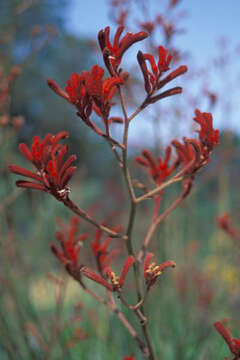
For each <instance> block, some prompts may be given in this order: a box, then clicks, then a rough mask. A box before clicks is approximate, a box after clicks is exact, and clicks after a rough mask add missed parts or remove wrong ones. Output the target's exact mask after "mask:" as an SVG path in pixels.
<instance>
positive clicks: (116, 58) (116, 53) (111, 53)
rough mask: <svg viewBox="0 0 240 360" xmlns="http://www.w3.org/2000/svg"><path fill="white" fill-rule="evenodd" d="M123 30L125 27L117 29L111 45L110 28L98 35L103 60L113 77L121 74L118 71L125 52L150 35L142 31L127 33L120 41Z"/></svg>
mask: <svg viewBox="0 0 240 360" xmlns="http://www.w3.org/2000/svg"><path fill="white" fill-rule="evenodd" d="M123 30H124V27H123V26H119V27H118V28H117V31H116V34H115V36H114V39H113V44H111V42H110V39H109V35H110V27H109V26H107V27H106V28H105V29H104V30H100V31H99V33H98V42H99V45H100V48H101V50H102V54H103V60H104V63H105V65H106V68H107V69H108V71H109V73H110V74H111V75H112V76H117V75H119V74H120V71H118V67H119V65H120V63H121V60H122V57H123V54H124V53H125V51H126V50H127V49H128V48H129V47H130V46H131V45H133V44H134V43H136V42H138V41H141V40H143V39H145V38H146V37H148V34H147V33H146V32H144V31H140V32H138V33H136V34H132V33H127V34H126V35H125V36H124V37H123V38H122V40H121V41H120V37H121V35H122V32H123Z"/></svg>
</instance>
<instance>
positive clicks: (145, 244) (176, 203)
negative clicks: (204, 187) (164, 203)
mask: <svg viewBox="0 0 240 360" xmlns="http://www.w3.org/2000/svg"><path fill="white" fill-rule="evenodd" d="M187 193H188V188H187V189H185V190H184V191H183V192H182V193H181V194H180V195H179V197H178V198H177V199H176V200H175V201H174V202H173V203H172V204H171V205H170V206H169V207H168V208H167V209H166V210H165V211H164V212H163V213H162V214H161V215H159V216H158V217H157V218H156V219H155V220H154V221H153V222H152V224H151V225H150V227H149V229H148V232H147V235H146V237H145V239H144V241H143V245H142V247H141V250H140V251H139V253H138V255H137V260H138V262H141V261H142V258H143V256H144V254H145V253H146V250H147V248H148V246H149V243H150V240H151V238H152V236H153V234H154V232H155V230H156V228H157V226H158V225H159V224H160V223H161V222H162V221H163V220H164V219H165V218H166V217H167V216H168V215H169V214H170V213H171V212H172V211H173V210H175V209H176V208H177V207H178V206H179V205H180V203H181V202H182V201H183V199H184V198H185V197H186V194H187Z"/></svg>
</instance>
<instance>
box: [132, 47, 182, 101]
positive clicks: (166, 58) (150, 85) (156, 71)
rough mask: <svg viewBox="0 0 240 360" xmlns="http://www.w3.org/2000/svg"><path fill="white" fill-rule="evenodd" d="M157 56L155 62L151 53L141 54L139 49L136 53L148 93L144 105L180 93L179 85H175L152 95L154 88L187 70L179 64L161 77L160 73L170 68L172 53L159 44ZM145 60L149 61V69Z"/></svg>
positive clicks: (157, 88) (158, 88) (160, 86)
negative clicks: (157, 58)
mask: <svg viewBox="0 0 240 360" xmlns="http://www.w3.org/2000/svg"><path fill="white" fill-rule="evenodd" d="M158 57H159V60H158V63H157V64H156V62H155V60H154V57H153V55H151V54H143V53H142V52H141V51H139V52H138V54H137V59H138V63H139V65H140V68H141V71H142V74H143V78H144V85H145V90H146V92H147V95H148V98H147V102H146V104H145V105H147V104H150V103H154V102H156V101H158V100H160V99H162V98H164V97H167V96H172V95H176V94H180V93H181V92H182V88H181V87H175V88H172V89H169V90H167V91H164V92H163V93H161V94H159V95H155V96H152V95H153V93H154V92H155V91H156V90H160V89H161V88H162V87H163V86H164V85H166V84H167V83H169V82H170V81H172V80H173V79H175V78H176V77H178V76H180V75H183V74H184V73H185V72H186V71H187V67H186V66H184V65H182V66H179V67H178V68H177V69H176V70H174V71H172V72H171V73H170V74H169V75H167V76H166V77H165V78H164V79H161V77H162V74H163V73H164V72H166V71H168V70H170V67H169V65H170V62H171V60H172V55H170V54H168V51H167V50H166V49H165V48H164V47H163V46H159V47H158ZM147 61H148V62H149V63H150V66H151V70H149V69H148V67H147Z"/></svg>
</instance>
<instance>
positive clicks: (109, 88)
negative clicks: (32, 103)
mask: <svg viewBox="0 0 240 360" xmlns="http://www.w3.org/2000/svg"><path fill="white" fill-rule="evenodd" d="M103 76H104V69H103V68H101V67H100V66H98V65H94V66H93V67H92V69H91V70H90V71H89V72H87V71H82V73H81V74H80V75H79V74H77V73H73V74H72V76H71V78H70V80H68V85H67V86H66V88H65V90H66V91H64V90H63V89H61V88H60V86H59V85H58V84H57V83H56V82H55V81H54V80H52V79H49V80H48V85H49V87H50V88H51V89H52V90H53V91H54V92H55V93H56V94H58V95H59V96H61V97H63V98H64V99H66V100H68V101H69V102H70V103H71V104H73V105H74V106H76V108H77V110H78V113H77V114H78V115H79V116H80V117H81V118H82V120H83V121H84V122H85V123H86V124H87V125H88V126H90V127H91V128H92V129H93V130H94V131H96V132H97V133H100V135H102V132H101V130H99V129H98V128H97V127H96V126H95V125H94V123H93V122H92V121H90V119H89V117H90V115H91V113H92V110H94V111H95V112H96V114H97V115H98V116H100V117H102V118H103V120H104V122H105V125H106V126H108V116H109V112H110V109H111V106H112V104H113V103H112V102H111V100H112V98H113V96H114V95H115V92H116V86H117V85H121V84H123V80H122V78H121V77H110V78H106V79H103Z"/></svg>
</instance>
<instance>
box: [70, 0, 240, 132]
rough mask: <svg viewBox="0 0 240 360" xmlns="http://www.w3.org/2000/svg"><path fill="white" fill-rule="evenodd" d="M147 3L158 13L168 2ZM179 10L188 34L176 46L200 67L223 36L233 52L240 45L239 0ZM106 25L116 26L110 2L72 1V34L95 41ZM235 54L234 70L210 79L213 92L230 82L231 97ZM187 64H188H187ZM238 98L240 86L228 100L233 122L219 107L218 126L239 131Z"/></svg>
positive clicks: (193, 0) (191, 2) (205, 1)
mask: <svg viewBox="0 0 240 360" xmlns="http://www.w3.org/2000/svg"><path fill="white" fill-rule="evenodd" d="M146 2H147V3H149V4H150V6H151V9H152V10H153V12H155V13H162V11H163V9H164V4H166V0H146ZM177 9H178V10H179V11H180V10H184V11H185V12H186V17H185V18H184V20H183V21H181V23H180V25H181V26H180V27H183V28H185V29H186V32H185V33H184V34H182V35H179V36H178V37H177V38H176V41H175V43H176V45H177V46H178V48H179V49H181V51H182V52H186V53H188V52H189V53H191V56H192V58H193V60H194V63H196V64H197V66H198V67H207V66H208V64H210V61H211V60H212V59H213V57H214V56H215V55H216V54H217V53H218V54H219V50H218V51H217V49H219V48H218V46H217V43H218V42H219V39H220V38H222V37H223V36H224V37H225V38H226V39H227V40H228V44H229V48H230V49H232V50H233V49H236V48H237V47H238V46H239V44H240V20H239V19H240V0H228V1H226V0H182V1H180V4H179V5H178V6H177V8H176V10H177ZM107 25H110V26H111V25H112V26H113V24H112V22H111V20H110V19H109V7H108V0H88V1H83V0H72V1H70V2H69V12H68V14H67V26H68V29H69V30H70V31H71V32H72V33H73V34H75V35H77V36H82V35H83V36H89V37H92V38H95V39H96V37H97V33H98V31H99V30H100V29H102V28H104V27H106V26H107ZM113 27H114V26H113ZM160 41H161V39H160ZM159 45H160V43H159ZM239 50H240V46H239ZM235 54H236V55H234V58H235V61H234V62H233V63H232V65H231V68H229V69H227V70H226V73H225V74H223V75H222V74H218V77H219V78H218V80H217V81H216V80H214V79H213V80H212V79H211V80H210V85H211V87H212V89H210V90H215V89H216V91H219V92H222V93H223V92H224V86H225V88H226V89H227V86H226V84H227V83H228V90H227V91H228V94H227V95H228V96H229V89H231V88H232V89H233V86H232V85H231V81H232V82H233V81H235V80H236V79H237V77H238V80H240V62H239V61H238V58H239V56H240V51H239V52H238V54H237V53H235ZM130 58H131V55H130ZM186 64H187V65H188V63H186ZM235 82H236V81H235ZM197 86H198V85H197ZM235 87H236V85H235ZM190 91H191V90H190ZM234 91H235V90H234ZM239 96H240V87H239V91H238V92H232V93H230V97H229V99H231V101H232V103H234V107H233V108H232V113H231V114H232V117H231V119H230V116H229V118H228V119H227V120H226V119H225V118H224V116H222V114H223V111H222V109H223V105H222V107H221V106H219V109H218V110H217V111H218V112H216V114H215V113H214V117H215V118H216V125H217V126H219V127H222V128H223V127H225V125H226V124H227V126H228V128H229V127H230V128H231V129H232V130H237V131H238V132H240V125H239V120H238V119H239V116H238V114H239V112H240V104H239V103H240V102H239ZM220 105H221V104H220ZM224 106H225V105H224ZM226 106H227V105H226ZM205 111H206V110H205Z"/></svg>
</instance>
